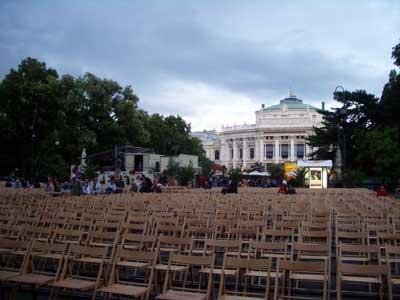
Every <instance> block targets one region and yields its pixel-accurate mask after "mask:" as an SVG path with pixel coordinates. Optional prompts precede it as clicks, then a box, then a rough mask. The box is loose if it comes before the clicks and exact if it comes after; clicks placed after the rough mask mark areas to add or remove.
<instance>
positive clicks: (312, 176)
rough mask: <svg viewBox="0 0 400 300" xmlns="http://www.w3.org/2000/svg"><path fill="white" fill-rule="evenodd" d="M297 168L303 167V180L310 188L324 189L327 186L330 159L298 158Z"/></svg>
mask: <svg viewBox="0 0 400 300" xmlns="http://www.w3.org/2000/svg"><path fill="white" fill-rule="evenodd" d="M297 167H298V168H305V169H306V174H305V180H306V181H307V182H308V184H309V186H310V189H325V188H327V187H328V169H331V168H332V161H331V160H298V161H297Z"/></svg>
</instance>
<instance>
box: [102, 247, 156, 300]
mask: <svg viewBox="0 0 400 300" xmlns="http://www.w3.org/2000/svg"><path fill="white" fill-rule="evenodd" d="M157 258H158V253H157V251H135V250H128V249H123V248H122V247H121V246H120V247H118V250H117V252H116V258H115V260H114V263H113V267H112V271H111V276H110V279H109V281H108V283H107V285H106V286H104V287H103V288H101V289H100V290H99V292H102V293H105V294H106V295H107V296H108V295H110V294H112V295H122V296H130V297H134V298H139V297H140V298H141V299H146V300H147V299H148V298H149V295H150V291H151V288H152V282H153V276H154V266H155V264H156V261H157ZM138 270H141V271H142V272H139V271H138ZM149 270H150V272H149Z"/></svg>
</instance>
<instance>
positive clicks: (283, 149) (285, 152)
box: [281, 144, 289, 158]
mask: <svg viewBox="0 0 400 300" xmlns="http://www.w3.org/2000/svg"><path fill="white" fill-rule="evenodd" d="M281 157H282V158H288V157H289V145H288V144H281Z"/></svg>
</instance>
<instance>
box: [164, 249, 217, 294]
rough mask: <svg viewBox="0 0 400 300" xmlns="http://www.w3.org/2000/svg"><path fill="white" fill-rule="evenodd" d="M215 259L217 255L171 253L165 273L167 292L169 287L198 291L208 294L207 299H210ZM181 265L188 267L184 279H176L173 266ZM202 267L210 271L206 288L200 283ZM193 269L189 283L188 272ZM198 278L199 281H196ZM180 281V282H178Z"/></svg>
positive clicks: (165, 288)
mask: <svg viewBox="0 0 400 300" xmlns="http://www.w3.org/2000/svg"><path fill="white" fill-rule="evenodd" d="M214 260H215V256H214V255H210V256H193V255H183V254H176V253H171V255H170V256H169V261H168V267H167V272H166V274H165V280H164V288H163V292H164V293H165V292H166V291H167V290H168V289H179V290H183V291H190V292H198V293H202V294H205V295H206V299H210V296H211V289H212V277H213V276H212V273H213V270H214ZM173 265H181V266H185V267H186V271H185V274H184V279H183V280H181V281H174V280H172V277H171V276H170V273H171V266H173ZM202 268H208V269H209V270H210V272H208V273H206V274H205V276H208V280H207V285H206V288H203V287H202V286H201V284H200V281H199V280H201V277H202V275H200V273H199V272H200V271H201V270H202ZM189 270H191V277H192V282H191V283H190V285H188V282H187V276H188V272H189ZM196 280H197V282H196ZM178 283H179V284H178Z"/></svg>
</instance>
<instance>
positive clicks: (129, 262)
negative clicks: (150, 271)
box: [117, 261, 149, 268]
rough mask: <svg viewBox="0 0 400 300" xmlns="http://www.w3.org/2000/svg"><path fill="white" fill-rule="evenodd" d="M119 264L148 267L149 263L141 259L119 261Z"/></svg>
mask: <svg viewBox="0 0 400 300" xmlns="http://www.w3.org/2000/svg"><path fill="white" fill-rule="evenodd" d="M117 266H122V267H132V268H147V267H148V266H149V264H148V263H145V262H140V261H119V262H117Z"/></svg>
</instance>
